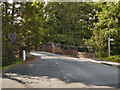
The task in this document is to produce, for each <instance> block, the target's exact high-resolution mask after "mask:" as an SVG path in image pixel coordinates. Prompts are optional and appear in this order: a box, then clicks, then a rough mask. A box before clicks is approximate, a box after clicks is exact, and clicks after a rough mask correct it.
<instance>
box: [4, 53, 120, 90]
mask: <svg viewBox="0 0 120 90" xmlns="http://www.w3.org/2000/svg"><path fill="white" fill-rule="evenodd" d="M31 54H32V55H35V56H37V57H38V60H36V61H32V62H30V63H23V64H19V65H15V66H13V67H11V68H9V69H7V70H6V71H5V72H4V73H3V78H2V87H3V88H19V87H21V88H117V87H118V70H119V69H118V68H116V67H113V66H108V65H104V64H98V63H94V62H89V61H86V60H82V59H78V58H72V57H66V56H62V55H58V54H52V53H48V52H40V51H36V52H31Z"/></svg>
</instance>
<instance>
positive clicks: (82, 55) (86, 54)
mask: <svg viewBox="0 0 120 90" xmlns="http://www.w3.org/2000/svg"><path fill="white" fill-rule="evenodd" d="M78 55H79V57H83V58H91V57H93V53H86V52H78Z"/></svg>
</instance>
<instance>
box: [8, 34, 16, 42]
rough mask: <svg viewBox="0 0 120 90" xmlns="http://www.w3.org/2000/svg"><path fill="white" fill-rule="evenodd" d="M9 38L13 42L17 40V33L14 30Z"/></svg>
mask: <svg viewBox="0 0 120 90" xmlns="http://www.w3.org/2000/svg"><path fill="white" fill-rule="evenodd" d="M9 39H10V41H11V43H12V44H13V43H14V42H15V40H16V35H15V34H14V32H10V34H9Z"/></svg>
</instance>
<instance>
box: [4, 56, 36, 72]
mask: <svg viewBox="0 0 120 90" xmlns="http://www.w3.org/2000/svg"><path fill="white" fill-rule="evenodd" d="M33 60H36V57H35V56H33V55H30V56H29V57H27V59H26V60H25V61H23V59H22V58H21V59H18V60H15V61H14V62H13V63H11V64H10V65H7V66H4V67H2V72H3V71H5V70H6V69H8V68H10V67H12V66H15V65H17V64H22V63H28V62H31V61H33Z"/></svg>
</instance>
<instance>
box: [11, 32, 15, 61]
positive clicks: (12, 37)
mask: <svg viewBox="0 0 120 90" xmlns="http://www.w3.org/2000/svg"><path fill="white" fill-rule="evenodd" d="M9 39H10V41H11V44H12V47H11V48H12V61H14V47H13V44H14V42H15V40H16V35H15V34H14V32H10V34H9Z"/></svg>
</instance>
